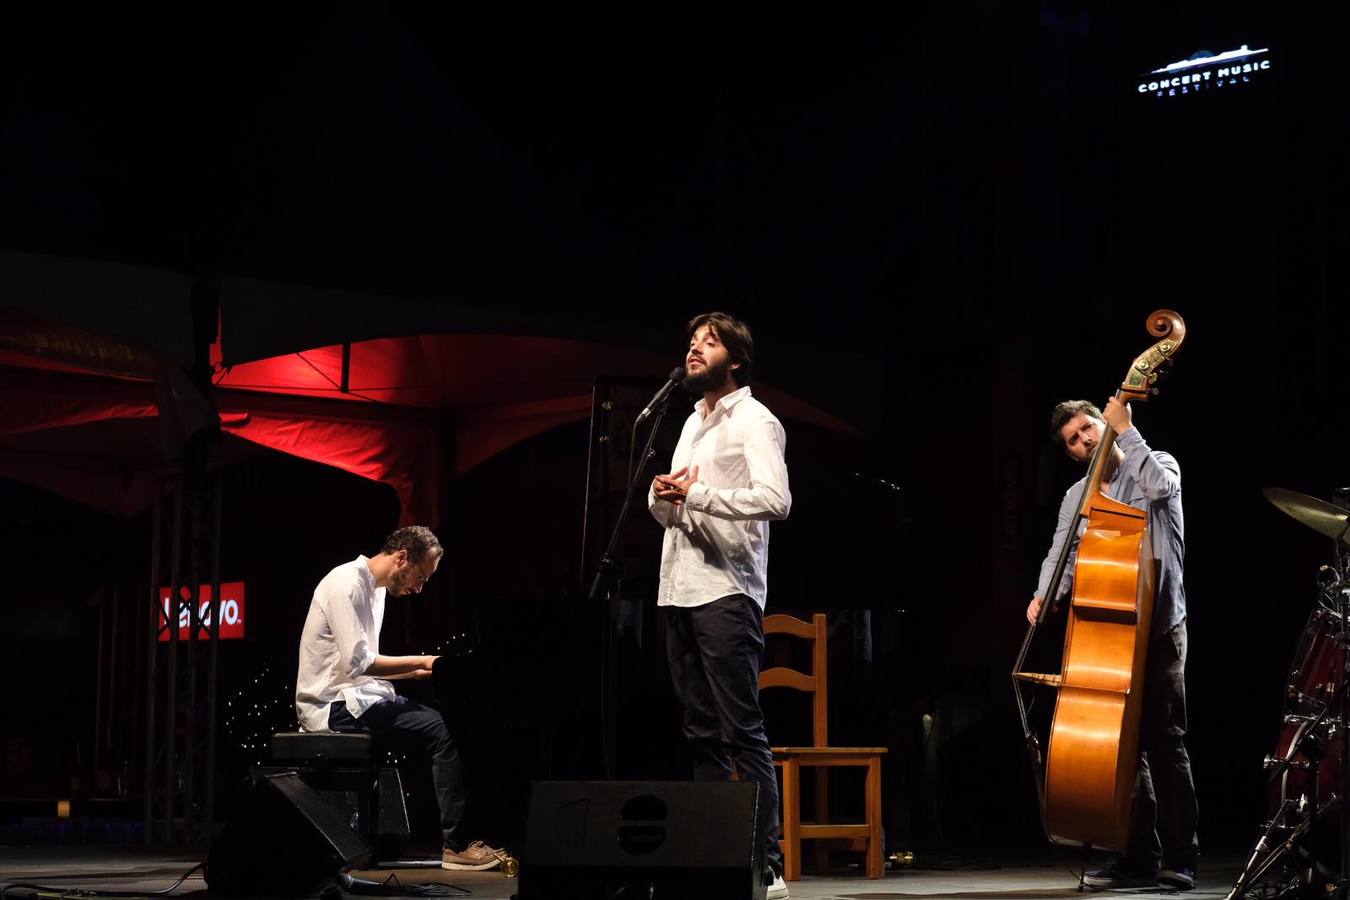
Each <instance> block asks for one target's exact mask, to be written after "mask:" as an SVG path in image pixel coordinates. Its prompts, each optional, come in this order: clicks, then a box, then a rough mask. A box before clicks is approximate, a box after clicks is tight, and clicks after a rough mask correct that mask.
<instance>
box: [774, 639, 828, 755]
mask: <svg viewBox="0 0 1350 900" xmlns="http://www.w3.org/2000/svg"><path fill="white" fill-rule="evenodd" d="M764 633H765V634H766V635H769V634H786V635H791V636H793V637H798V638H801V639H802V640H804V641H808V642H809V643H810V644H811V671H810V672H809V673H807V672H799V671H797V670H796V669H789V668H787V667H785V666H775V667H773V668H771V669H765V670H764V671H763V672H761V673H760V675H759V686H760V688H761V689H763V688H772V687H786V688H792V689H793V690H798V691H805V692H806V693H809V694H811V739H812V743H813V744H814V746H816V747H828V746H829V744H830V738H829V721H830V690H829V681H828V679H827V677H826V672H827V669H828V666H827V665H826V659H825V651H826V649H827V648H826V640H825V614H824V613H816V614H815V615H813V616H811V621H810V622H803V621H802V620H801V619H796V618H793V617H792V616H786V615H783V614H782V613H776V614H774V615H772V616H765V617H764Z"/></svg>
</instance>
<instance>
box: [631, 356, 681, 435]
mask: <svg viewBox="0 0 1350 900" xmlns="http://www.w3.org/2000/svg"><path fill="white" fill-rule="evenodd" d="M667 379H668V380H667V381H666V383H665V384H664V385H662V386H661V390H659V391H657V392H656V396H655V397H653V398H652V399H651V402H650V403H648V404H647V405H646V406H644V407H643V408H642V412H640V413H638V415H637V418H636V419H634V420H633V427H634V428H636V427H638V425H640V424H641V423H642V420H643V419H645V418H647V417H648V416H650V415H651V414H652V410H653V409H655V408H656V407H658V406H660V405H661V404H662V403H663V402H665V399H666V398H667V397H669V396H670V392H671V391H673V390H675V386H676V385H677V384H679V383H680V382H681V381H684V366H676V367H675V368H673V369H671V370H670V375H668V376H667Z"/></svg>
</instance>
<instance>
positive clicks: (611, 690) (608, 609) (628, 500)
mask: <svg viewBox="0 0 1350 900" xmlns="http://www.w3.org/2000/svg"><path fill="white" fill-rule="evenodd" d="M671 393H674V392H673V391H672V392H671ZM670 396H671V395H670V394H667V395H666V397H665V398H664V399H663V400H662V401H661V402H660V404H659V405H658V406H657V407H656V408H655V411H654V412H653V414H652V427H651V431H649V432H648V434H647V442H646V444H644V445H643V447H642V458H641V459H639V460H638V464H637V468H636V469H635V470H634V471H633V473H632V477H631V478H630V479H629V481H628V489H627V492H626V493H625V494H624V498H623V506H622V507H620V509H619V517H618V518H617V519H615V521H614V529H613V531H612V532H611V533H610V537H609V544H608V545H607V546H606V547H605V552H604V553H603V554H602V555H601V556H600V564H599V567H598V568H597V570H596V572H595V578H594V579H593V580H592V581H591V590H590V593H589V594H588V595H587V597H588V598H589V599H591V600H601V599H604V600H607V601H608V603H607V604H606V605H605V607H604V614H603V615H602V616H601V623H600V628H601V632H600V644H601V653H600V725H601V732H602V733H601V751H602V752H603V754H604V764H605V778H607V779H613V777H614V774H613V760H614V731H615V727H614V715H615V708H616V705H617V702H618V696H617V695H618V691H617V685H616V684H615V683H614V681H613V680H612V679H611V678H610V677H609V672H610V671H611V670H613V669H615V668H617V660H616V659H615V657H616V656H617V653H616V651H615V646H614V637H613V634H612V633H611V631H612V628H611V625H612V623H613V622H614V620H615V619H616V618H617V616H616V615H615V606H616V604H617V602H618V599H619V588H620V579H621V577H622V575H623V563H621V562H619V560H617V559H615V558H614V553H615V550H616V548H617V547H618V544H619V536H620V535H621V534H622V533H623V523H624V521H625V520H627V518H628V511H629V510H630V509H631V508H632V506H633V497H634V496H635V494H636V493H637V486H638V485H639V484H641V483H642V482H643V481H644V480H645V476H646V471H647V464H648V463H649V462H651V459H652V457H653V456H654V455H655V454H654V453H653V452H652V443H653V442H654V441H655V440H656V433H657V432H658V431H660V430H661V420H662V419H663V418H665V415H666V408H667V407H668V406H669V405H670ZM633 443H637V425H636V424H634V426H633Z"/></svg>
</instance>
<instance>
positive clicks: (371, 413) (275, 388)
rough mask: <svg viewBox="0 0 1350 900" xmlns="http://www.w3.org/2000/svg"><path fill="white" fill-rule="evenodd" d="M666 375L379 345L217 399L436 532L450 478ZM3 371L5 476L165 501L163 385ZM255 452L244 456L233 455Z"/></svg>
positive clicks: (118, 503)
mask: <svg viewBox="0 0 1350 900" xmlns="http://www.w3.org/2000/svg"><path fill="white" fill-rule="evenodd" d="M213 353H214V360H213V361H218V360H219V348H218V347H215V348H213ZM344 355H345V357H346V365H345V368H346V378H345V385H344V376H343V369H344ZM669 363H670V360H669V359H664V358H661V357H659V356H658V355H657V354H654V353H651V352H648V351H643V350H633V349H628V348H623V347H615V346H609V345H603V344H597V343H590V342H584V341H576V340H565V339H558V338H548V337H528V336H519V335H484V334H472V335H469V334H443V335H421V336H415V337H405V338H380V339H376V340H369V341H361V342H356V343H352V344H350V345H347V346H346V347H344V346H342V345H337V346H329V347H320V348H316V349H313V350H307V351H303V352H298V353H291V354H286V355H283V356H277V357H273V358H270V359H263V360H258V361H255V362H247V363H240V364H238V365H234V366H231V367H228V368H218V371H217V374H216V377H215V379H214V381H215V390H214V392H213V397H212V399H213V400H214V402H215V405H216V408H217V410H218V412H219V417H220V425H221V429H222V431H223V432H225V434H226V435H227V436H232V437H234V438H239V439H242V440H243V441H246V442H249V443H250V444H253V445H258V446H262V447H267V448H270V449H273V450H279V451H281V452H284V453H289V454H291V455H293V456H298V457H301V458H304V459H310V460H313V461H315V462H320V463H324V464H325V465H331V466H335V467H337V468H340V469H343V470H345V471H348V472H351V473H353V474H356V475H360V476H361V477H363V478H369V479H372V480H375V481H381V482H384V483H386V484H388V485H390V486H391V487H392V488H393V489H394V490H395V491H396V492H397V493H398V496H399V501H400V504H401V507H402V516H401V519H402V521H403V522H404V523H405V524H406V523H411V522H424V523H430V524H435V523H436V519H437V510H436V501H437V499H438V498H439V496H440V488H441V485H442V483H443V480H444V479H445V478H447V477H458V476H460V475H463V474H464V473H465V472H467V471H469V470H470V469H472V468H473V467H474V466H476V465H478V464H480V463H482V462H483V461H485V460H487V459H489V458H491V457H492V456H493V455H495V454H497V453H499V452H501V451H502V450H504V449H506V448H508V447H510V446H512V445H514V444H516V443H518V442H520V441H522V440H525V439H527V438H530V437H533V436H535V435H537V434H540V433H543V432H545V431H547V430H549V429H552V428H556V427H558V426H560V425H565V424H568V423H570V422H576V421H580V420H583V419H585V418H586V417H587V416H589V415H590V409H591V394H592V389H593V385H594V383H595V380H596V378H597V377H598V376H610V377H625V376H629V377H631V376H646V377H650V376H652V375H653V374H654V373H655V374H659V373H661V372H664V371H666V369H667V368H668V365H669ZM0 367H4V371H3V372H0V396H3V397H4V403H5V409H6V413H7V415H6V418H5V421H3V422H0V473H3V474H5V475H7V476H10V477H13V478H16V479H19V480H23V481H28V482H31V483H34V484H38V485H40V486H42V487H44V488H47V489H50V490H54V491H57V492H58V493H62V494H65V495H68V496H71V497H74V498H75V499H78V500H80V501H82V502H85V503H88V504H90V505H93V506H96V507H98V508H100V509H105V510H107V511H109V512H112V513H116V514H119V515H129V514H131V513H134V512H136V511H138V510H139V509H142V508H144V506H145V505H146V504H148V503H149V502H150V501H151V500H152V499H153V492H152V491H153V474H154V473H155V471H156V470H157V469H158V467H159V465H160V463H158V462H156V461H157V460H162V459H163V458H164V455H163V453H157V452H156V451H157V450H158V449H160V447H159V446H158V445H159V443H160V442H157V440H156V435H157V434H158V433H159V432H160V431H161V430H162V429H156V428H154V427H152V426H151V422H152V420H157V419H159V417H160V416H161V413H162V411H163V410H164V409H165V405H166V404H165V400H164V397H163V396H159V397H157V396H156V391H155V384H154V382H153V381H151V380H150V379H149V378H146V377H141V376H134V375H117V376H114V375H109V374H106V373H93V372H91V371H90V370H89V369H88V368H85V367H81V366H77V365H71V364H69V363H66V362H62V361H60V360H52V359H48V358H44V357H40V356H35V355H31V354H23V353H14V352H8V353H5V352H0ZM344 386H345V388H346V390H343V388H344ZM755 390H756V393H757V394H759V395H760V396H761V397H764V398H765V400H766V402H767V403H769V405H770V406H772V407H773V408H774V409H775V411H776V412H778V413H779V414H780V415H781V416H784V417H786V418H790V419H796V420H799V421H805V422H809V423H812V424H815V425H819V426H822V427H824V428H828V429H832V430H837V431H842V432H845V433H853V434H856V433H857V431H856V429H854V428H852V427H851V426H850V425H848V424H847V423H844V422H842V421H840V420H838V419H837V418H835V417H833V416H831V415H829V414H828V413H825V412H823V411H821V410H819V409H816V408H814V407H812V406H810V405H808V404H805V403H802V402H800V401H798V400H796V399H795V398H792V397H790V396H788V395H785V394H782V393H780V392H777V391H774V390H773V389H771V388H765V387H760V386H756V389H755ZM137 421H140V422H141V423H142V426H141V427H140V428H135V427H129V423H134V422H137ZM146 426H151V427H146ZM114 439H115V440H114ZM447 444H448V445H449V446H448V447H447V446H446V445H447ZM62 447H64V448H67V451H68V452H66V453H65V455H64V456H63V455H62V454H61V453H59V452H57V451H58V449H59V448H62ZM114 447H116V448H117V452H115V453H111V454H109V453H108V452H106V451H109V450H111V449H112V448H114ZM72 449H73V450H74V452H73V455H72V453H71V452H69V451H70V450H72ZM91 451H93V452H91ZM243 452H244V448H242V447H240V446H239V445H238V444H237V443H232V444H231V445H230V453H229V454H228V455H229V456H230V457H231V458H238V456H239V455H241V454H242V453H243Z"/></svg>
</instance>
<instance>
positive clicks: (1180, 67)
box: [1136, 44, 1271, 97]
mask: <svg viewBox="0 0 1350 900" xmlns="http://www.w3.org/2000/svg"><path fill="white" fill-rule="evenodd" d="M1269 53H1270V48H1269V47H1263V48H1261V49H1260V50H1253V49H1251V48H1250V47H1248V46H1247V45H1246V44H1243V45H1242V46H1241V47H1239V48H1237V49H1236V50H1228V51H1226V52H1224V53H1210V52H1209V51H1208V50H1202V51H1200V52H1199V53H1195V54H1192V55H1191V57H1190V58H1189V59H1183V60H1179V61H1178V62H1174V63H1169V64H1168V65H1165V66H1163V67H1162V68H1161V69H1154V70H1153V71H1151V72H1149V73H1148V74H1147V75H1145V76H1143V78H1142V79H1141V80H1140V82H1139V86H1138V88H1136V90H1137V91H1138V92H1139V93H1140V94H1152V95H1154V96H1155V97H1179V96H1184V95H1187V94H1198V93H1200V92H1202V91H1211V90H1221V89H1227V88H1233V87H1237V86H1239V85H1243V84H1250V83H1251V82H1252V80H1253V79H1254V78H1260V77H1261V76H1262V75H1264V74H1265V73H1266V72H1269V71H1270V64H1271V59H1270V56H1269Z"/></svg>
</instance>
